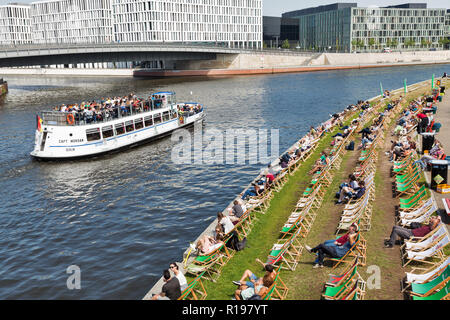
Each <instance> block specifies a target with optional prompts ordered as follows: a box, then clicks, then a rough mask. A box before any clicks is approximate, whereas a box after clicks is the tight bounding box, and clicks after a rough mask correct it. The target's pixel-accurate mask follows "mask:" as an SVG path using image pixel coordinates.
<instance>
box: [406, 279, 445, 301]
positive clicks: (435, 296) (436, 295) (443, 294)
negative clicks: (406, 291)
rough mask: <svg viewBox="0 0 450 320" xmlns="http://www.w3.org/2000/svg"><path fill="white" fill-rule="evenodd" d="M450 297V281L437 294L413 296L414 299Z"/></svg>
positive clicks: (443, 298) (442, 298)
mask: <svg viewBox="0 0 450 320" xmlns="http://www.w3.org/2000/svg"><path fill="white" fill-rule="evenodd" d="M449 299H450V281H449V282H447V284H446V285H445V287H444V288H442V289H441V290H440V291H438V292H436V293H435V294H432V295H429V296H427V297H418V296H413V300H449Z"/></svg>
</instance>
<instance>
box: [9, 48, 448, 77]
mask: <svg viewBox="0 0 450 320" xmlns="http://www.w3.org/2000/svg"><path fill="white" fill-rule="evenodd" d="M434 63H450V50H446V51H417V52H402V53H400V52H395V53H394V52H393V53H312V54H307V53H303V54H298V53H284V52H282V51H281V52H253V53H242V54H218V55H217V58H216V59H215V60H196V61H192V60H191V61H168V62H167V63H166V65H167V69H165V70H160V69H136V70H132V69H52V68H47V69H41V68H29V69H25V68H22V69H21V68H1V69H0V74H3V75H52V76H53V75H56V76H57V75H62V76H101V77H104V76H122V77H123V76H140V77H179V76H225V75H244V74H271V73H286V72H312V71H326V70H340V69H361V68H377V67H391V66H409V65H421V64H434Z"/></svg>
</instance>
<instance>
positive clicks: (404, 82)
mask: <svg viewBox="0 0 450 320" xmlns="http://www.w3.org/2000/svg"><path fill="white" fill-rule="evenodd" d="M403 86H404V87H405V94H406V93H407V92H408V86H407V85H406V79H405V80H404V81H403Z"/></svg>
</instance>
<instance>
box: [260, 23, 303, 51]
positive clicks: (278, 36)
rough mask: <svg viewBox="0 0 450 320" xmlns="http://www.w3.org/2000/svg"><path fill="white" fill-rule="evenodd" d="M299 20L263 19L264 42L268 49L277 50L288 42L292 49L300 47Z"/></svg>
mask: <svg viewBox="0 0 450 320" xmlns="http://www.w3.org/2000/svg"><path fill="white" fill-rule="evenodd" d="M298 39H299V21H298V19H290V18H281V17H270V16H264V17H263V42H264V44H265V46H266V47H267V48H277V47H280V46H281V45H282V43H283V42H284V41H285V40H288V42H289V45H290V47H291V48H292V47H295V46H297V45H298Z"/></svg>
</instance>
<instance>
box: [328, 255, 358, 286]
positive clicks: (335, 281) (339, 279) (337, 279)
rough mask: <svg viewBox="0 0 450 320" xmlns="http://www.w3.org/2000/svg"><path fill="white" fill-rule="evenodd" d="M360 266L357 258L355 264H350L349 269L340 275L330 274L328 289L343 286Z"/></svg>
mask: <svg viewBox="0 0 450 320" xmlns="http://www.w3.org/2000/svg"><path fill="white" fill-rule="evenodd" d="M357 266H358V256H356V257H355V259H354V262H353V264H349V265H348V267H347V268H346V269H345V270H344V272H343V273H341V274H340V275H337V276H336V275H333V274H330V275H329V278H328V281H327V282H326V283H325V286H327V287H338V286H340V285H342V283H343V282H345V281H346V280H347V279H348V278H349V277H351V276H352V275H353V273H355V272H356V270H357V268H356V267H357Z"/></svg>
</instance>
